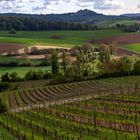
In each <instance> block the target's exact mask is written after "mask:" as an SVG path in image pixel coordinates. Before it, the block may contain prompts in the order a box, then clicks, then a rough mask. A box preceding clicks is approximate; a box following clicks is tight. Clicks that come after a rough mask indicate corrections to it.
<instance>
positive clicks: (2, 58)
mask: <svg viewBox="0 0 140 140" xmlns="http://www.w3.org/2000/svg"><path fill="white" fill-rule="evenodd" d="M42 61H43V60H39V59H30V60H29V62H31V63H32V64H34V65H35V64H40V63H41V62H42ZM9 62H18V63H20V64H21V63H24V62H25V60H23V59H20V58H16V57H11V56H0V63H9Z"/></svg>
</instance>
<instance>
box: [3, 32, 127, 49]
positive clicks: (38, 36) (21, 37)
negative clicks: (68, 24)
mask: <svg viewBox="0 0 140 140" xmlns="http://www.w3.org/2000/svg"><path fill="white" fill-rule="evenodd" d="M125 34H126V33H122V32H120V31H116V30H98V31H44V32H27V31H23V32H21V31H20V32H17V34H15V35H10V34H8V32H2V31H1V32H0V42H1V43H16V44H24V45H27V46H33V45H38V44H39V45H57V46H62V47H63V46H64V47H73V46H75V45H81V44H83V43H86V42H88V41H89V40H98V39H102V38H105V37H111V36H120V35H125ZM53 35H59V36H60V37H61V39H52V36H53Z"/></svg>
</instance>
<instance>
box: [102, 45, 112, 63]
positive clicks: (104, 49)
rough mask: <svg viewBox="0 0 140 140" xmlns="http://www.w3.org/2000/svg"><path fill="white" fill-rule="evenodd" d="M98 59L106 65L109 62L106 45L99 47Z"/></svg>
mask: <svg viewBox="0 0 140 140" xmlns="http://www.w3.org/2000/svg"><path fill="white" fill-rule="evenodd" d="M99 59H100V62H102V63H108V62H109V61H110V48H109V46H108V45H102V46H101V48H100V56H99Z"/></svg>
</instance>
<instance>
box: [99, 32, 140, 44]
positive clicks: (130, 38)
mask: <svg viewBox="0 0 140 140" xmlns="http://www.w3.org/2000/svg"><path fill="white" fill-rule="evenodd" d="M113 42H117V43H118V44H119V45H126V44H136V43H140V34H130V35H125V36H117V37H108V38H104V39H101V40H98V41H97V43H98V44H111V43H113Z"/></svg>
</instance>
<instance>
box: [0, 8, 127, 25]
mask: <svg viewBox="0 0 140 140" xmlns="http://www.w3.org/2000/svg"><path fill="white" fill-rule="evenodd" d="M1 15H4V16H10V17H11V16H12V17H26V18H27V17H30V18H36V19H43V20H44V19H45V20H48V21H53V22H78V23H79V22H80V23H84V24H96V23H98V22H99V21H101V20H102V21H103V20H122V19H128V17H125V16H110V15H103V14H99V13H96V12H94V11H91V10H87V9H85V10H79V11H77V12H74V13H64V14H46V15H33V14H15V13H6V14H1Z"/></svg>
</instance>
